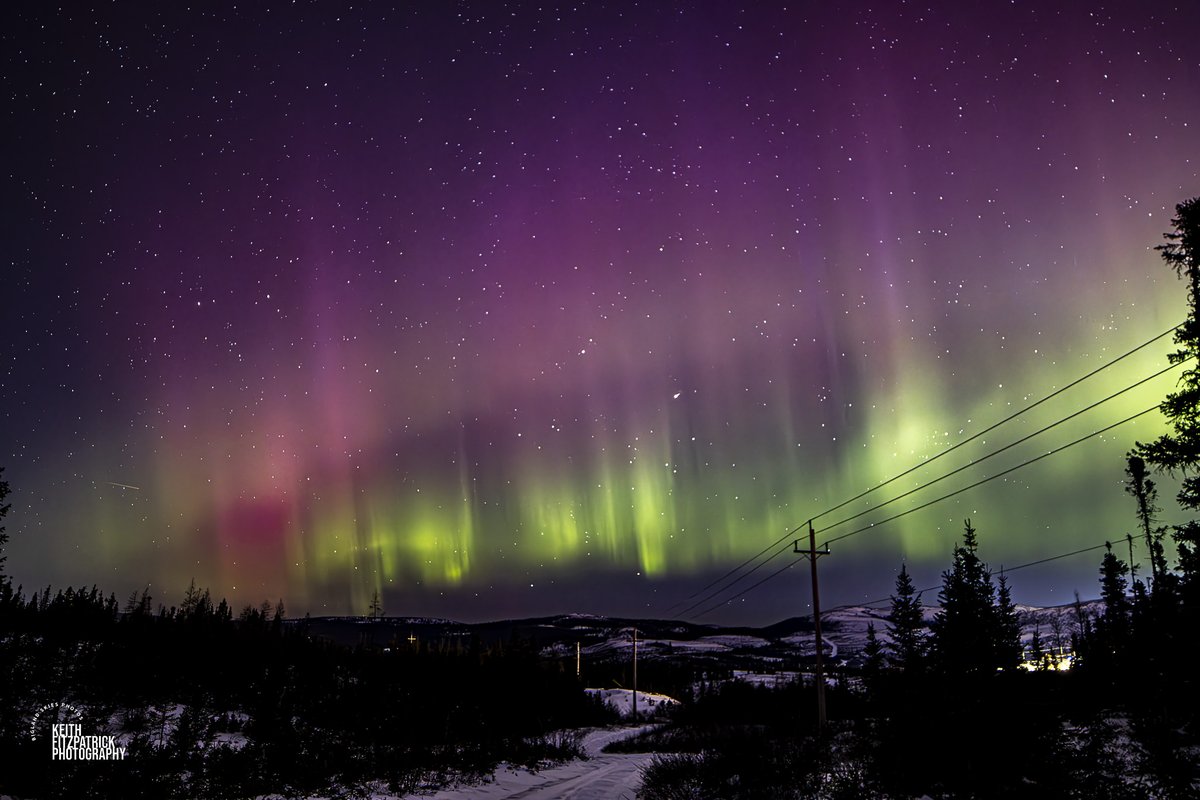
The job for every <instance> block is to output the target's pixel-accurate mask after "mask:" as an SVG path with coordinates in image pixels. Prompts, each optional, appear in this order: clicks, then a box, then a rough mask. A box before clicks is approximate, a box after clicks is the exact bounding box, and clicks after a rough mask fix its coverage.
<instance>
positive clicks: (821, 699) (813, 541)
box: [792, 519, 829, 732]
mask: <svg viewBox="0 0 1200 800" xmlns="http://www.w3.org/2000/svg"><path fill="white" fill-rule="evenodd" d="M792 549H793V550H794V551H795V552H796V553H798V554H800V555H802V556H804V557H805V558H807V559H808V563H809V566H810V567H811V568H812V608H813V633H814V634H815V636H816V644H817V670H816V673H817V674H816V686H817V730H818V732H820V731H824V730H825V668H824V662H825V656H824V652H823V651H824V649H825V647H824V643H823V641H822V640H821V590H820V587H819V586H818V584H817V558H818V557H819V556H827V555H829V548H828V547H826V548H825V549H824V550H820V551H818V550H817V533H816V531H814V530H813V524H812V520H811V519H810V520H809V521H808V549H807V550H801V549H800V540H799V539H797V540H796V541H795V543H794V544H793V545H792Z"/></svg>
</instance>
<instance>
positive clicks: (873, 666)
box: [863, 622, 885, 687]
mask: <svg viewBox="0 0 1200 800" xmlns="http://www.w3.org/2000/svg"><path fill="white" fill-rule="evenodd" d="M863 656H864V660H863V676H864V677H865V678H866V680H867V685H868V687H870V685H871V683H872V682H874V681H875V680H876V679H877V678H878V677H879V674H880V673H881V672H883V668H884V664H885V659H884V653H883V643H882V642H880V641H879V637H878V636H876V635H875V623H874V622H868V623H867V643H866V645H864V646H863Z"/></svg>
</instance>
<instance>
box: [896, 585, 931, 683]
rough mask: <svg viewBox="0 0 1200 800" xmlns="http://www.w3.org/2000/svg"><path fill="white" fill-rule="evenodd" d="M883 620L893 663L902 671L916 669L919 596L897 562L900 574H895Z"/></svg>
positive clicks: (921, 623) (920, 656)
mask: <svg viewBox="0 0 1200 800" xmlns="http://www.w3.org/2000/svg"><path fill="white" fill-rule="evenodd" d="M887 621H888V628H889V629H890V632H891V635H892V641H891V645H890V650H891V651H892V660H893V662H894V663H895V664H896V665H897V666H898V667H900V668H901V669H903V670H906V671H910V672H911V671H915V670H918V669H920V668H921V665H922V662H923V661H924V656H925V635H924V630H925V616H924V613H923V612H922V610H921V595H920V594H919V593H918V592H917V589H916V587H915V586H913V582H912V577H911V576H910V575H909V574H908V567H907V566H906V565H904V564H901V565H900V574H899V575H897V576H896V593H895V594H894V595H892V610H891V613H889V614H888V616H887Z"/></svg>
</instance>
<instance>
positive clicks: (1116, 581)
mask: <svg viewBox="0 0 1200 800" xmlns="http://www.w3.org/2000/svg"><path fill="white" fill-rule="evenodd" d="M1105 544H1106V547H1105V551H1104V558H1103V559H1102V560H1101V562H1100V599H1102V600H1103V601H1104V612H1103V613H1102V614H1101V615H1100V616H1099V617H1098V618H1097V619H1096V625H1095V629H1094V632H1093V638H1092V641H1091V642H1090V643H1089V646H1088V648H1087V649H1088V654H1089V656H1090V662H1091V663H1090V665H1089V668H1090V669H1092V670H1096V671H1098V672H1100V673H1103V674H1112V675H1115V671H1116V670H1117V669H1118V668H1119V666H1120V665H1121V664H1123V663H1124V662H1125V656H1126V652H1127V650H1128V647H1129V639H1130V635H1129V634H1130V619H1131V610H1132V609H1131V604H1130V602H1129V595H1128V594H1126V590H1127V588H1128V585H1129V581H1128V576H1129V566H1128V565H1127V564H1126V563H1125V562H1124V561H1122V560H1121V559H1120V558H1118V557H1117V555H1116V554H1115V553H1114V552H1113V550H1112V545H1111V544H1109V543H1107V542H1106V543H1105Z"/></svg>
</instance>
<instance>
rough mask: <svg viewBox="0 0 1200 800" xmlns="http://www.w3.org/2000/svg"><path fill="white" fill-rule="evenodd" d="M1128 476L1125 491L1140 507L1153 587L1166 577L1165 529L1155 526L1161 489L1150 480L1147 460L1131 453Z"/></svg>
mask: <svg viewBox="0 0 1200 800" xmlns="http://www.w3.org/2000/svg"><path fill="white" fill-rule="evenodd" d="M1125 462H1126V466H1125V475H1126V476H1128V478H1129V481H1128V482H1127V483H1126V484H1125V491H1126V492H1127V493H1128V494H1129V496H1130V497H1132V498H1133V499H1134V502H1135V503H1137V519H1138V526H1139V527H1140V528H1141V529H1142V537H1143V538H1144V539H1145V540H1146V551H1147V553H1149V556H1150V581H1151V583H1150V585H1151V587H1153V586H1154V584H1155V583H1157V582H1158V580H1159V577H1160V576H1162V575H1163V574H1165V573H1166V559H1165V556H1164V554H1163V547H1162V543H1161V542H1160V541H1159V540H1160V539H1161V538H1162V529H1161V528H1157V527H1156V526H1155V524H1154V523H1155V522H1156V521H1157V518H1158V512H1159V511H1160V510H1161V509H1160V508H1159V507H1158V488H1157V487H1156V486H1155V485H1154V481H1152V480H1150V478H1149V473H1148V472H1147V471H1146V460H1145V459H1144V458H1142V457H1141V456H1139V455H1137V454H1135V453H1133V452H1130V453H1129V454H1128V455H1126V457H1125Z"/></svg>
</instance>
